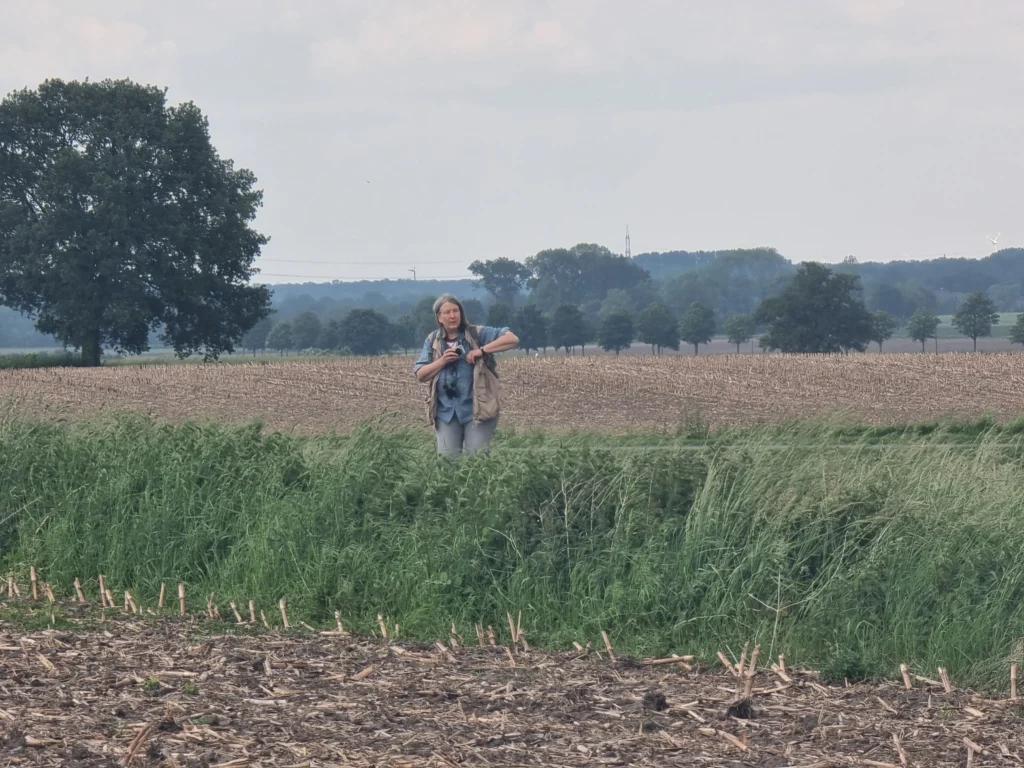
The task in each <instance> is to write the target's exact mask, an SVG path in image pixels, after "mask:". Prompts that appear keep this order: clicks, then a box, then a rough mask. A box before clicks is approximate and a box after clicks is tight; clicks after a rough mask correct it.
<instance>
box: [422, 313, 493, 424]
mask: <svg viewBox="0 0 1024 768" xmlns="http://www.w3.org/2000/svg"><path fill="white" fill-rule="evenodd" d="M441 337H442V334H441V333H440V332H439V331H434V333H433V342H432V344H431V346H432V350H433V359H434V360H437V359H438V358H439V357H441V356H442V355H443V354H444V352H443V351H442V350H441ZM466 340H467V341H468V342H469V346H470V347H471V348H472V349H479V348H480V326H477V325H467V326H466ZM494 368H495V366H494V360H493V358H492V357H491V356H490V355H487V354H485V355H484V356H483V357H482V358H480V359H479V360H478V361H477V362H476V363H475V364H474V365H473V421H488V420H490V419H496V418H497V417H498V411H499V410H500V409H501V404H500V400H501V386H500V384H499V383H498V374H497V372H496V371H495V370H494ZM440 378H441V375H440V373H439V374H438V375H437V376H435V377H434V378H432V379H431V380H430V386H429V388H428V390H427V420H428V421H429V423H430V426H432V427H433V426H434V425H435V424H436V422H437V380H438V379H440Z"/></svg>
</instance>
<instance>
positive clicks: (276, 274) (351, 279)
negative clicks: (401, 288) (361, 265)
mask: <svg viewBox="0 0 1024 768" xmlns="http://www.w3.org/2000/svg"><path fill="white" fill-rule="evenodd" d="M256 277H290V278H302V279H306V280H336V281H338V282H342V283H351V282H359V281H362V280H366V281H378V280H394V281H396V282H397V281H399V280H409V278H408V277H394V276H393V275H388V276H383V277H373V276H368V277H363V276H360V277H339V276H338V275H290V274H284V273H281V272H260V273H259V275H256ZM472 279H473V277H472V275H449V276H441V277H435V276H433V275H428V276H423V275H417V280H418V281H420V282H422V281H424V280H472Z"/></svg>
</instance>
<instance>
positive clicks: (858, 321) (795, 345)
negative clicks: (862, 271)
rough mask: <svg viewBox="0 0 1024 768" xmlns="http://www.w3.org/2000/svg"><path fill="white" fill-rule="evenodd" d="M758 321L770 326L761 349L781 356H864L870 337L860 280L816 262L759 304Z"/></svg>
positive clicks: (807, 266)
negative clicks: (785, 354) (847, 354)
mask: <svg viewBox="0 0 1024 768" xmlns="http://www.w3.org/2000/svg"><path fill="white" fill-rule="evenodd" d="M756 320H757V322H760V323H764V324H766V325H767V326H768V332H767V333H766V334H765V335H764V336H762V337H761V346H762V347H765V348H766V349H778V350H781V351H783V352H846V351H849V350H851V349H856V350H857V351H859V352H863V351H864V349H865V347H867V345H868V342H869V341H870V340H871V336H872V318H871V313H870V312H868V311H867V309H866V308H865V307H864V302H863V301H862V300H861V298H860V296H859V278H858V277H857V276H856V275H848V274H836V273H834V272H832V270H830V269H828V268H827V267H825V266H823V265H821V264H816V263H814V262H807V263H805V264H801V265H800V268H799V269H798V270H797V273H796V275H794V276H793V279H792V280H791V281H790V282H789V284H788V285H787V286H786V288H785V289H784V290H783V292H782V293H781V294H780V295H779V296H775V297H773V298H770V299H765V300H764V301H763V302H761V306H760V307H759V308H758V310H757V315H756Z"/></svg>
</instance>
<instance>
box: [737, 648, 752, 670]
mask: <svg viewBox="0 0 1024 768" xmlns="http://www.w3.org/2000/svg"><path fill="white" fill-rule="evenodd" d="M749 650H750V642H749V641H748V642H746V643H744V644H743V651H742V652H741V653H740V663H739V664H737V665H736V675H737V676H739V677H743V670H744V669H746V666H747V651H749Z"/></svg>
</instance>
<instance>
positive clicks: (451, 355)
mask: <svg viewBox="0 0 1024 768" xmlns="http://www.w3.org/2000/svg"><path fill="white" fill-rule="evenodd" d="M470 354H473V353H472V352H470ZM459 357H460V355H459V353H458V352H456V351H455V350H454V349H446V350H445V351H444V354H443V355H441V362H442V363H444V365H446V366H447V365H451V364H452V363H457V362H458V361H459ZM466 359H467V360H469V356H468V355H467V357H466ZM469 362H473V361H472V360H469ZM442 367H443V366H442Z"/></svg>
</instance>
